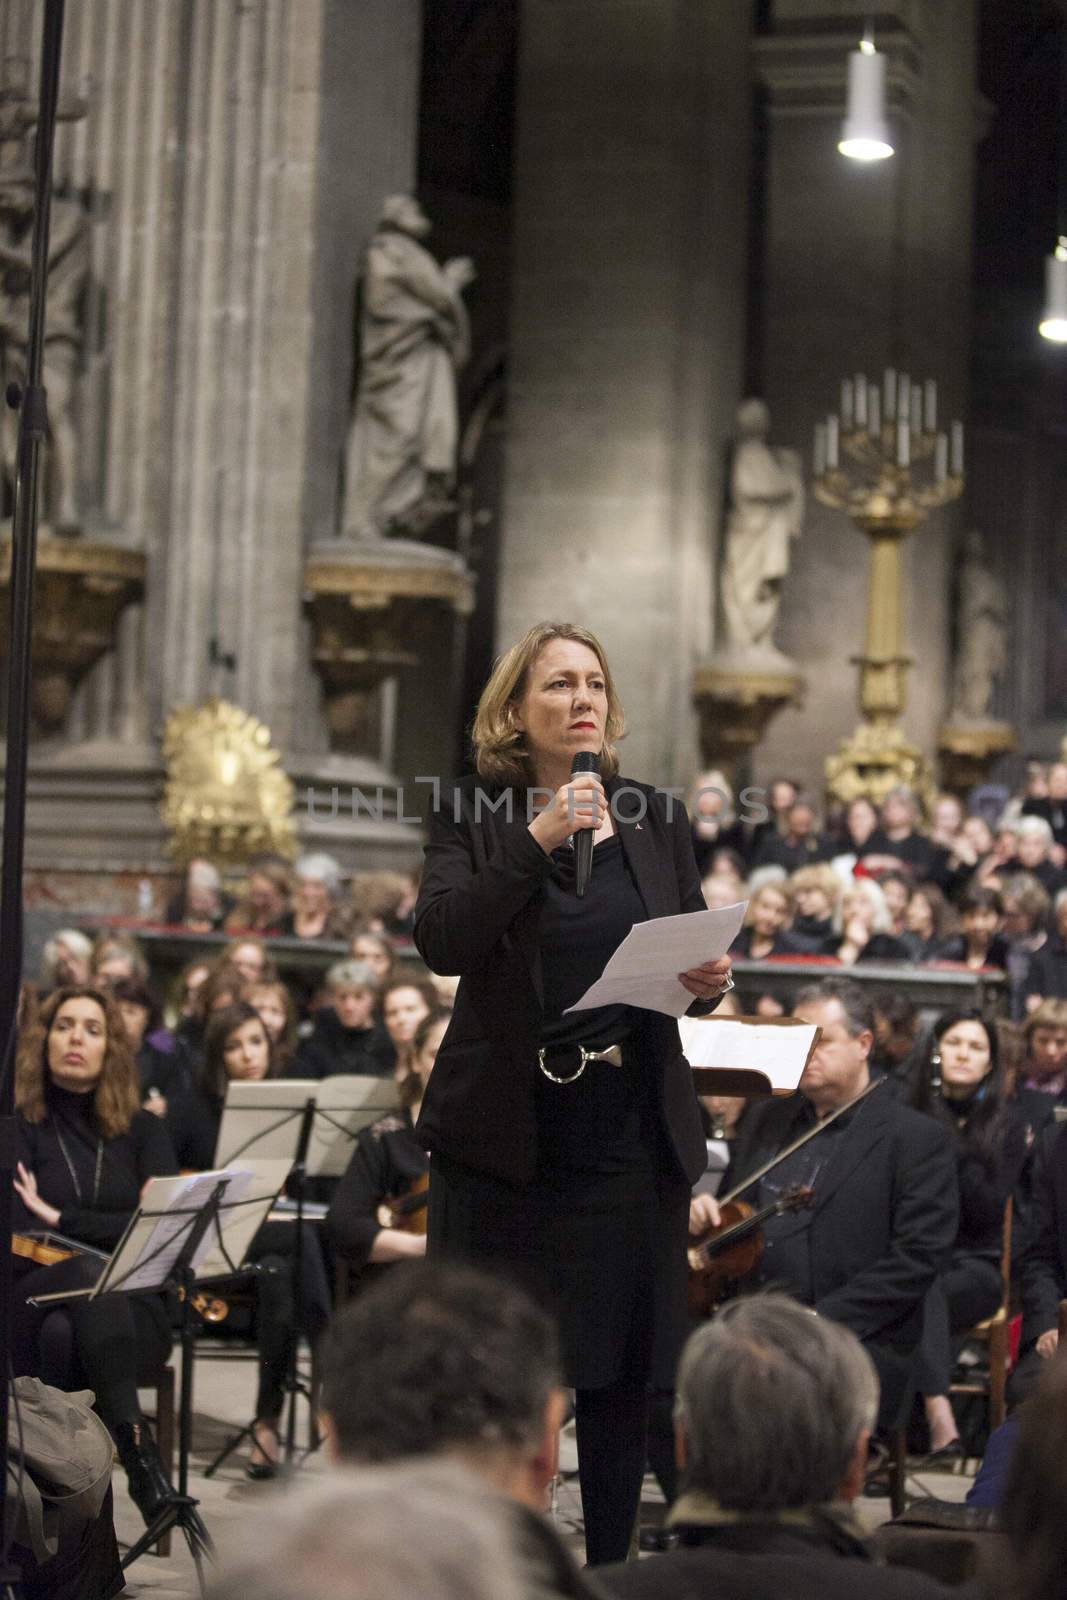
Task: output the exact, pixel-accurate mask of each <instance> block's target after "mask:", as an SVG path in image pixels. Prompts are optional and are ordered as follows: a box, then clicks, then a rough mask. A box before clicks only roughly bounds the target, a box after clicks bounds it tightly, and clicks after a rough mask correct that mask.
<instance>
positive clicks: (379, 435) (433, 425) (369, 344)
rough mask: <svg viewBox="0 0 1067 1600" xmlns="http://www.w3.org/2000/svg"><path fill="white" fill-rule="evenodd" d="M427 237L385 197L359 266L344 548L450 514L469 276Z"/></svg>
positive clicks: (410, 205) (413, 217)
mask: <svg viewBox="0 0 1067 1600" xmlns="http://www.w3.org/2000/svg"><path fill="white" fill-rule="evenodd" d="M429 232H430V222H429V221H428V219H427V217H426V215H425V213H424V212H423V210H422V208H421V206H420V205H419V203H418V201H417V200H415V199H414V198H413V197H412V196H410V195H391V196H390V197H389V199H387V200H386V201H385V204H384V206H383V207H382V215H381V218H380V220H379V223H378V227H377V229H376V231H375V234H374V237H373V238H372V239H371V242H370V244H369V246H368V248H367V252H366V256H365V258H364V265H363V276H362V315H361V324H360V351H359V367H360V377H359V387H358V390H357V394H356V403H355V409H354V413H353V417H352V422H351V426H350V428H349V434H348V441H347V447H346V451H345V487H344V503H343V508H342V516H341V528H342V533H343V534H344V535H345V536H346V537H348V538H351V539H357V540H375V539H381V538H382V537H384V536H385V535H387V534H396V535H401V536H404V535H406V536H408V537H412V536H414V537H417V536H418V535H419V534H420V533H422V532H424V531H425V529H426V528H427V527H428V526H429V525H430V523H431V522H433V520H434V519H435V518H436V517H437V516H438V515H440V514H441V513H442V512H443V511H446V510H450V509H451V508H452V499H451V492H452V489H453V486H454V482H455V472H456V450H457V445H458V440H459V416H458V407H457V402H456V375H457V373H458V372H459V371H460V370H461V368H462V367H463V365H464V364H465V362H466V360H467V357H468V354H469V346H470V330H469V324H468V320H467V312H466V308H465V307H464V304H463V298H462V295H463V290H464V289H465V288H466V287H467V286H468V285H469V284H470V283H472V282H473V280H474V276H475V274H474V268H473V265H472V263H471V262H470V260H469V259H468V258H467V257H465V256H458V257H456V258H455V259H453V260H451V261H446V262H445V263H444V265H441V264H440V263H439V262H438V261H437V260H436V259H435V257H434V256H433V255H431V253H430V251H429V250H428V249H427V248H426V247H425V245H424V244H423V242H422V241H423V240H424V239H425V238H426V237H427V235H428V234H429Z"/></svg>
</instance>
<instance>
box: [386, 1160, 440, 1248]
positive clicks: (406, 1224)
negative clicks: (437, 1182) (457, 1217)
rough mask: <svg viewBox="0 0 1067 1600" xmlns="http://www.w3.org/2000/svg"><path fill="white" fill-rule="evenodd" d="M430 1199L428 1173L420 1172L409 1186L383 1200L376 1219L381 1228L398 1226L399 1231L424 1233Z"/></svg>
mask: <svg viewBox="0 0 1067 1600" xmlns="http://www.w3.org/2000/svg"><path fill="white" fill-rule="evenodd" d="M429 1199H430V1174H429V1172H420V1173H419V1175H418V1177H417V1178H416V1179H415V1181H414V1183H413V1184H412V1185H411V1188H410V1189H408V1190H407V1191H406V1192H405V1193H404V1194H395V1195H392V1196H391V1197H390V1199H388V1200H383V1201H382V1203H381V1205H380V1206H379V1207H378V1221H379V1222H380V1224H381V1226H382V1227H383V1228H399V1230H400V1232H401V1233H425V1232H426V1223H427V1220H428V1216H427V1205H428V1202H429Z"/></svg>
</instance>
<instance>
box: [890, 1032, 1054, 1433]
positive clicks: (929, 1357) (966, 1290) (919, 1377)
mask: <svg viewBox="0 0 1067 1600" xmlns="http://www.w3.org/2000/svg"><path fill="white" fill-rule="evenodd" d="M909 1103H910V1104H911V1105H912V1106H914V1108H915V1110H916V1111H922V1112H925V1113H926V1115H927V1116H932V1117H935V1118H936V1119H937V1120H938V1121H939V1122H941V1123H942V1124H943V1126H944V1127H946V1128H947V1129H948V1131H949V1133H950V1135H951V1137H952V1142H953V1145H954V1148H955V1152H956V1174H957V1179H958V1182H959V1191H960V1220H959V1227H958V1230H957V1233H956V1242H955V1244H954V1245H953V1249H952V1256H951V1259H950V1260H949V1261H948V1262H947V1263H946V1264H945V1266H944V1267H943V1268H942V1270H941V1272H940V1273H939V1274H938V1276H937V1278H936V1279H935V1281H934V1283H933V1285H932V1286H931V1288H930V1289H929V1291H928V1292H927V1296H926V1301H925V1304H924V1306H923V1333H922V1343H921V1344H920V1346H919V1357H918V1361H917V1363H916V1369H915V1374H914V1381H915V1388H916V1392H917V1393H918V1394H920V1395H921V1396H922V1398H923V1404H924V1407H925V1410H926V1420H927V1423H928V1425H929V1429H930V1449H931V1451H932V1452H933V1455H932V1457H931V1460H933V1459H935V1458H940V1459H942V1460H949V1459H951V1458H952V1457H954V1456H956V1457H962V1455H963V1447H962V1445H961V1444H960V1438H959V1429H958V1428H957V1426H956V1418H955V1416H954V1414H953V1411H952V1405H951V1402H950V1400H949V1395H948V1391H949V1384H950V1381H951V1377H952V1364H953V1353H954V1341H956V1340H958V1338H959V1336H960V1335H962V1334H964V1333H966V1332H967V1330H968V1329H969V1328H973V1327H974V1325H975V1324H976V1323H978V1322H981V1321H983V1320H984V1319H985V1318H986V1317H991V1316H992V1315H993V1313H994V1311H995V1310H996V1309H997V1307H998V1306H999V1304H1000V1302H1001V1299H1002V1297H1003V1290H1004V1285H1003V1281H1002V1278H1001V1249H1002V1236H1003V1224H1004V1208H1005V1206H1006V1204H1007V1201H1008V1198H1009V1196H1010V1195H1011V1193H1012V1191H1013V1190H1014V1188H1015V1185H1016V1183H1017V1181H1018V1179H1019V1176H1020V1174H1021V1172H1022V1169H1023V1164H1024V1162H1025V1160H1026V1154H1027V1146H1026V1134H1025V1130H1024V1128H1023V1124H1022V1121H1021V1119H1020V1118H1019V1117H1018V1116H1017V1114H1016V1113H1015V1111H1014V1109H1013V1108H1012V1106H1011V1104H1010V1102H1009V1099H1008V1093H1007V1084H1006V1081H1005V1076H1004V1072H1003V1069H1002V1067H1001V1065H1000V1060H999V1052H998V1041H997V1033H996V1029H995V1028H993V1027H991V1026H990V1024H989V1023H987V1022H986V1021H985V1020H984V1019H983V1017H982V1015H981V1013H980V1012H978V1011H950V1012H947V1013H946V1014H945V1015H944V1016H942V1017H940V1018H939V1020H938V1021H937V1023H936V1024H935V1025H934V1030H933V1036H932V1038H931V1041H930V1046H929V1049H928V1051H927V1058H926V1060H925V1061H924V1062H923V1064H922V1067H921V1069H920V1071H919V1072H918V1073H917V1074H916V1077H915V1081H914V1084H913V1086H912V1092H911V1095H910V1101H909Z"/></svg>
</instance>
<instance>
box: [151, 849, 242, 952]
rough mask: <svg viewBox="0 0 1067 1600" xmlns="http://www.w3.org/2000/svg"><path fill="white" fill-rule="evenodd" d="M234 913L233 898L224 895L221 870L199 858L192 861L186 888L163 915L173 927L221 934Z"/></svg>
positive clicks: (184, 884)
mask: <svg viewBox="0 0 1067 1600" xmlns="http://www.w3.org/2000/svg"><path fill="white" fill-rule="evenodd" d="M232 910H233V896H232V895H230V894H224V893H223V888H222V878H221V876H220V874H219V870H218V868H217V867H215V866H213V865H212V863H211V862H210V861H203V860H200V859H199V858H198V859H196V860H194V861H190V863H189V866H188V868H187V869H186V873H185V879H184V882H183V883H182V887H181V888H180V889H179V891H178V893H177V894H176V895H174V897H173V898H172V899H171V900H169V901H168V902H167V909H166V911H165V912H164V914H163V915H164V920H165V921H166V922H167V924H168V925H169V926H170V927H174V928H184V929H187V930H188V931H189V932H190V933H217V932H218V931H219V929H220V928H221V927H222V925H223V923H224V922H225V920H226V918H227V917H228V916H229V914H230V912H231V911H232Z"/></svg>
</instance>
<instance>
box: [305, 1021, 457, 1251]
mask: <svg viewBox="0 0 1067 1600" xmlns="http://www.w3.org/2000/svg"><path fill="white" fill-rule="evenodd" d="M448 1023H449V1018H448V1017H447V1016H445V1017H442V1016H440V1015H434V1014H433V1013H432V1012H431V1014H430V1015H429V1016H428V1017H424V1018H423V1020H422V1021H421V1022H420V1023H419V1025H418V1027H417V1028H416V1030H415V1036H414V1038H413V1039H412V1041H411V1071H410V1072H409V1073H408V1075H407V1077H406V1078H404V1080H403V1081H402V1083H401V1085H400V1098H401V1100H402V1101H403V1102H404V1106H403V1110H402V1111H400V1112H398V1113H397V1114H396V1115H394V1116H389V1117H382V1119H381V1120H380V1121H379V1122H376V1123H374V1124H373V1126H372V1127H370V1128H364V1129H363V1131H362V1133H361V1134H360V1135H359V1138H358V1139H357V1140H356V1147H355V1149H354V1150H353V1152H352V1159H351V1161H350V1162H349V1163H348V1166H347V1168H346V1169H345V1175H344V1177H343V1178H342V1179H341V1182H340V1184H339V1185H338V1188H337V1193H336V1194H335V1195H334V1198H333V1203H332V1204H331V1206H330V1211H329V1215H328V1216H327V1218H326V1231H327V1233H328V1234H329V1237H330V1242H331V1244H332V1245H333V1247H334V1249H335V1250H336V1251H337V1253H338V1255H340V1256H343V1257H344V1259H345V1260H346V1261H347V1262H348V1263H349V1265H350V1266H353V1267H358V1268H362V1267H364V1266H366V1265H367V1264H368V1263H369V1262H372V1263H374V1264H384V1263H385V1262H388V1261H401V1260H404V1259H406V1258H407V1257H409V1256H423V1255H425V1254H426V1234H425V1231H424V1230H423V1231H421V1232H415V1231H413V1230H408V1229H407V1228H404V1227H396V1226H394V1225H393V1222H392V1221H391V1219H390V1218H389V1217H388V1216H387V1215H386V1214H385V1209H384V1207H385V1202H386V1201H388V1200H395V1199H397V1198H398V1197H402V1196H404V1195H406V1194H408V1193H409V1191H410V1190H412V1189H413V1188H414V1187H416V1186H417V1184H418V1181H419V1179H421V1178H423V1177H424V1176H425V1174H426V1173H427V1172H428V1171H429V1168H430V1161H429V1157H428V1156H427V1154H426V1152H425V1150H424V1149H423V1148H422V1145H421V1144H420V1143H419V1141H418V1140H417V1139H416V1137H415V1119H416V1118H417V1117H418V1114H419V1109H420V1107H421V1105H422V1095H423V1090H424V1089H425V1087H426V1084H427V1082H428V1081H429V1077H430V1073H431V1072H432V1071H433V1064H434V1061H435V1059H436V1057H437V1051H438V1049H439V1048H440V1044H441V1040H442V1039H443V1038H444V1036H445V1033H446V1032H447V1030H448Z"/></svg>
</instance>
